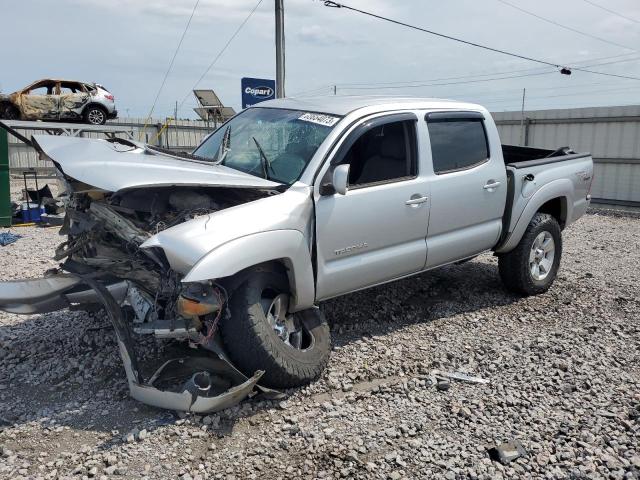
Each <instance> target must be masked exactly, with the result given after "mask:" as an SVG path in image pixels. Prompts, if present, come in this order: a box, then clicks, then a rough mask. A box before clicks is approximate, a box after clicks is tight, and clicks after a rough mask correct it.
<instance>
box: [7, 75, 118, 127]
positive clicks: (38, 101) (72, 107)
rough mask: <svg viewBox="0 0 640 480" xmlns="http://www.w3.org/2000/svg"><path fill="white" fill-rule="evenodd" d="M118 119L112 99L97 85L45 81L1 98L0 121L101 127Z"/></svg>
mask: <svg viewBox="0 0 640 480" xmlns="http://www.w3.org/2000/svg"><path fill="white" fill-rule="evenodd" d="M117 115H118V112H117V111H116V108H115V100H114V97H113V95H112V94H111V93H110V92H109V91H107V90H106V89H105V88H104V87H103V86H102V85H99V84H95V83H88V82H78V81H75V80H58V79H45V80H38V81H37V82H34V83H32V84H31V85H28V86H27V87H25V88H23V89H21V90H19V91H17V92H14V93H11V94H9V95H0V118H4V119H7V120H45V121H76V120H81V121H84V122H85V123H90V124H94V125H101V124H104V123H105V122H106V121H107V120H108V119H110V118H116V117H117Z"/></svg>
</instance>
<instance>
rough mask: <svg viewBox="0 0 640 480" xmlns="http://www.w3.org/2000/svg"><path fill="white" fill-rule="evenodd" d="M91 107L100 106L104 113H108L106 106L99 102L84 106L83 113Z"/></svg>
mask: <svg viewBox="0 0 640 480" xmlns="http://www.w3.org/2000/svg"><path fill="white" fill-rule="evenodd" d="M91 107H98V108H99V109H100V110H102V111H103V112H104V113H107V109H106V108H104V106H102V105H100V104H99V103H89V104H87V105H86V106H85V107H84V110H82V113H83V114H84V113H85V112H86V111H87V110H89V109H90V108H91Z"/></svg>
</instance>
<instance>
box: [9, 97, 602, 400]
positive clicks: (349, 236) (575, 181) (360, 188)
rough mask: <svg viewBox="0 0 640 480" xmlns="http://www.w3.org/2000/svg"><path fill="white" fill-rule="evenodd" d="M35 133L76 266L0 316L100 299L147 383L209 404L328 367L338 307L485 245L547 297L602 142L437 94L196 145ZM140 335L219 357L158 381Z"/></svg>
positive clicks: (289, 110) (281, 120)
mask: <svg viewBox="0 0 640 480" xmlns="http://www.w3.org/2000/svg"><path fill="white" fill-rule="evenodd" d="M32 142H33V145H34V147H35V148H36V149H37V150H38V151H39V152H40V155H41V156H42V157H43V158H45V159H48V160H51V161H52V162H53V163H54V165H55V166H56V169H57V172H58V178H59V179H60V184H61V185H60V189H61V190H62V191H66V192H67V206H66V219H65V224H64V227H63V228H62V230H61V233H62V234H64V235H66V236H67V239H66V241H65V242H63V243H62V244H61V245H60V246H59V247H58V249H57V251H56V254H55V258H56V259H57V260H59V261H60V262H61V264H60V268H59V269H58V270H56V271H52V272H50V274H49V275H47V276H45V277H44V278H41V279H33V280H24V281H11V282H2V283H0V309H2V310H6V311H10V312H15V313H38V312H47V311H52V310H57V309H61V308H64V307H67V306H69V305H76V304H90V303H98V302H99V303H102V304H103V305H104V306H105V307H106V310H107V312H108V314H109V316H110V318H111V321H112V323H113V325H114V326H115V330H116V333H117V336H118V341H119V345H120V352H121V355H122V357H123V360H124V363H125V369H126V372H127V377H128V379H129V386H130V390H131V392H132V395H133V396H134V397H135V398H138V399H140V400H142V401H145V402H147V403H151V404H153V405H158V406H166V407H169V408H177V409H183V410H192V411H204V410H208V409H212V408H220V406H221V405H228V404H229V402H233V401H235V400H237V399H239V398H243V397H244V396H246V395H249V394H250V393H251V392H253V391H261V392H263V393H264V394H274V392H273V391H272V390H268V389H281V388H288V387H294V386H298V385H303V384H306V383H308V382H310V381H311V380H313V379H314V378H316V377H317V376H318V375H319V374H320V373H321V372H322V371H323V369H324V367H325V365H326V363H327V360H328V357H329V352H330V332H329V327H328V324H327V321H326V319H325V318H324V317H323V315H322V313H321V312H320V310H319V309H318V307H317V305H318V303H319V302H322V301H324V300H327V299H330V298H333V297H337V296H340V295H345V294H347V293H350V292H354V291H357V290H361V289H365V288H370V287H373V286H378V285H383V284H385V283H388V282H391V281H394V280H397V279H401V278H406V277H409V276H411V275H415V274H419V273H422V272H425V271H428V270H431V269H434V268H437V267H440V266H443V265H447V264H450V263H456V262H461V261H464V260H468V259H471V258H473V257H475V256H477V255H478V254H480V253H482V252H486V251H493V252H494V253H495V254H496V255H497V256H498V265H499V268H498V271H499V273H500V276H501V278H502V280H503V283H504V284H505V286H506V287H507V288H509V289H511V290H513V291H515V292H518V293H520V294H523V295H535V294H540V293H543V292H545V291H546V290H548V289H549V288H550V287H551V285H552V283H553V282H554V279H555V277H556V274H557V272H558V269H559V266H560V258H561V254H562V235H561V232H562V229H564V228H566V227H567V226H568V225H570V224H571V223H572V222H574V221H576V220H577V219H579V218H580V217H581V216H582V215H583V214H584V213H585V211H586V209H587V207H588V205H589V201H590V189H591V182H592V178H593V162H592V159H591V156H590V155H589V154H588V153H575V152H573V151H571V150H570V149H569V148H568V147H562V148H560V149H557V150H546V149H539V148H530V147H519V146H513V145H501V143H500V138H499V135H498V130H497V127H496V125H495V123H494V121H493V119H492V118H491V115H490V114H489V112H488V111H487V110H486V109H484V108H483V107H480V106H478V105H473V104H468V103H462V102H453V101H446V100H437V99H403V98H388V99H385V98H382V97H327V98H319V99H316V100H297V99H279V100H273V101H269V102H264V103H261V104H260V105H259V106H254V107H251V108H248V109H246V110H244V111H243V112H242V113H240V114H238V115H237V116H235V117H233V118H232V119H231V120H229V121H228V122H226V123H225V124H224V125H222V126H221V127H220V128H219V129H218V130H216V131H215V132H213V133H212V134H211V135H210V136H208V137H207V138H206V139H205V140H204V141H203V142H202V144H201V145H200V146H198V147H197V148H196V149H195V150H194V151H193V152H192V153H185V154H176V153H174V152H170V151H164V150H162V149H159V148H158V147H151V146H148V145H144V144H140V143H136V142H132V141H129V140H122V139H110V140H98V139H78V138H68V137H55V136H34V137H33V140H32ZM133 332H136V333H138V334H153V335H155V336H156V337H161V338H168V339H174V340H178V341H184V342H188V343H189V344H191V345H192V346H194V347H197V350H198V351H201V352H203V353H205V354H206V355H205V356H199V357H197V358H193V357H189V358H182V359H175V360H170V361H169V362H167V363H166V364H165V365H163V367H161V369H160V370H158V371H157V372H156V373H155V374H154V375H152V376H151V377H150V378H149V379H146V380H145V379H144V378H143V377H142V375H141V373H140V369H139V368H138V367H137V362H136V357H135V345H134V343H135V342H134V336H133ZM418 341H419V340H418ZM178 377H182V379H183V383H181V384H180V388H178V389H177V390H170V391H166V390H163V389H162V386H163V385H165V383H166V381H167V380H168V378H178ZM214 387H215V388H214Z"/></svg>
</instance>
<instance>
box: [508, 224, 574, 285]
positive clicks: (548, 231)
mask: <svg viewBox="0 0 640 480" xmlns="http://www.w3.org/2000/svg"><path fill="white" fill-rule="evenodd" d="M549 239H551V240H552V242H550V243H549V242H548V240H549ZM534 243H535V244H536V248H535V249H534ZM544 245H546V247H545V246H544ZM551 257H553V258H551ZM561 257H562V233H561V231H560V226H559V225H558V222H557V220H556V219H555V218H554V217H552V216H551V215H549V214H546V213H536V214H535V215H534V217H533V219H532V220H531V222H529V226H528V227H527V229H526V230H525V232H524V235H523V236H522V239H521V240H520V243H518V246H517V247H516V248H515V249H513V250H512V251H510V252H508V253H505V254H502V255H500V256H499V257H498V270H499V272H500V278H501V279H502V283H503V284H504V286H505V287H506V288H507V289H509V290H511V291H513V292H516V293H520V294H523V295H527V296H528V295H538V294H540V293H544V292H546V291H547V290H549V288H550V287H551V285H552V284H553V281H554V280H555V278H556V274H557V273H558V268H559V267H560V258H561ZM536 264H537V274H536Z"/></svg>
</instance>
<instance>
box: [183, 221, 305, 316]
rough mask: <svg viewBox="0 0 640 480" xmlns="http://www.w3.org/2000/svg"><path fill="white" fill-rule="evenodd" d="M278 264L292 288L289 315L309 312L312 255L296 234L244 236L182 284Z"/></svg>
mask: <svg viewBox="0 0 640 480" xmlns="http://www.w3.org/2000/svg"><path fill="white" fill-rule="evenodd" d="M273 260H281V261H283V262H284V264H285V266H286V267H287V270H288V275H289V283H290V285H291V287H292V294H293V295H292V299H291V304H290V308H291V310H292V311H297V310H304V309H305V308H310V307H312V306H313V304H314V302H315V282H314V277H313V268H312V264H311V253H310V252H309V247H308V245H307V242H306V239H305V237H304V235H303V234H302V233H301V232H299V231H298V230H271V231H267V232H260V233H255V234H252V235H246V236H244V237H240V238H237V239H235V240H232V241H229V242H227V243H225V244H223V245H220V246H219V247H217V248H215V249H213V250H212V251H210V252H209V253H208V254H206V255H205V256H204V257H202V258H201V259H200V260H199V261H198V263H196V264H195V265H194V267H193V268H192V269H191V270H190V271H189V272H188V273H187V275H186V276H185V277H184V279H183V280H182V281H183V282H201V281H205V280H211V279H216V278H224V277H229V276H231V275H235V274H236V273H238V272H240V271H241V270H244V269H245V268H248V267H252V266H254V265H257V264H260V263H264V262H269V261H273Z"/></svg>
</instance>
